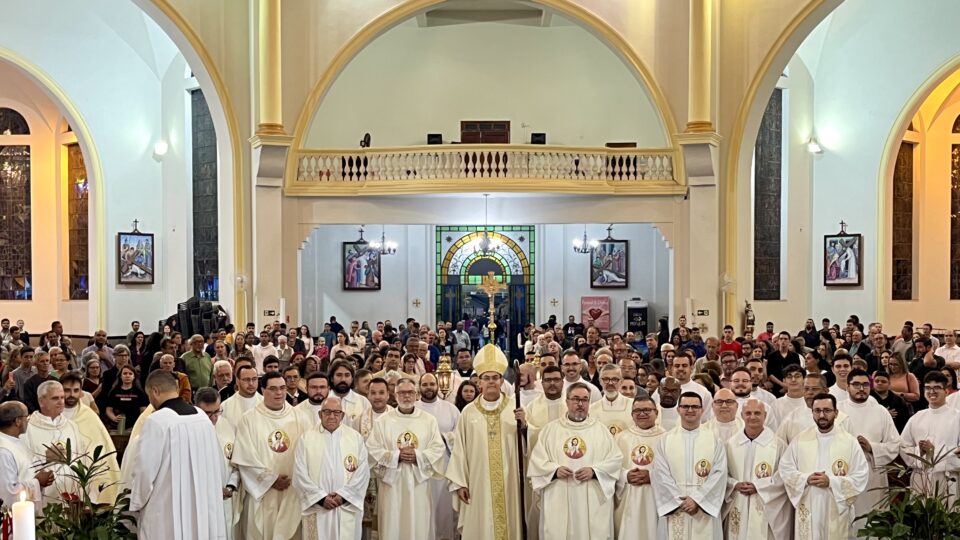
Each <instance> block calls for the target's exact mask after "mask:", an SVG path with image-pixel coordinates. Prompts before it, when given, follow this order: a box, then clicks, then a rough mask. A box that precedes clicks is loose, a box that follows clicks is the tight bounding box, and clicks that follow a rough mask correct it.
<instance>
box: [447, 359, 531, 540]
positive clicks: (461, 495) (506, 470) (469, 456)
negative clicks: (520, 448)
mask: <svg viewBox="0 0 960 540" xmlns="http://www.w3.org/2000/svg"><path fill="white" fill-rule="evenodd" d="M473 366H474V369H475V370H476V372H477V373H478V374H479V382H480V395H479V396H477V399H475V400H474V401H473V402H472V403H470V404H469V405H467V406H466V407H464V409H463V411H462V412H461V414H460V420H459V421H458V422H457V429H456V432H455V435H454V443H453V448H452V449H451V450H452V452H451V455H450V465H449V466H448V467H447V478H449V479H450V490H451V491H452V492H454V493H453V496H454V508H455V509H456V510H457V511H458V512H459V514H458V515H459V519H458V522H457V530H458V531H459V532H460V534H461V538H463V540H511V539H515V538H520V529H521V516H520V495H519V491H518V488H519V486H520V485H521V484H520V481H521V480H522V479H521V478H519V472H518V466H517V423H518V422H519V423H520V424H521V425H522V426H525V425H526V415H525V414H524V412H523V409H516V408H515V404H514V402H513V401H512V400H511V399H509V398H508V397H507V396H505V395H503V394H502V393H501V391H500V388H501V385H502V383H503V372H504V371H506V369H507V358H506V356H505V355H504V354H503V351H501V350H500V349H499V348H497V347H496V346H495V345H493V344H488V345H485V346H484V347H483V348H482V349H480V352H478V353H477V355H476V356H475V357H474V362H473Z"/></svg>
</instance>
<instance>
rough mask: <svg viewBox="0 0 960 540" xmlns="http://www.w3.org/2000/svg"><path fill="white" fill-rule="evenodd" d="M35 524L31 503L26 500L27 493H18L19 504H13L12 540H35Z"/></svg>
mask: <svg viewBox="0 0 960 540" xmlns="http://www.w3.org/2000/svg"><path fill="white" fill-rule="evenodd" d="M36 538H37V524H36V522H35V518H34V510H33V501H28V500H27V492H26V491H21V492H20V502H16V503H13V540H36Z"/></svg>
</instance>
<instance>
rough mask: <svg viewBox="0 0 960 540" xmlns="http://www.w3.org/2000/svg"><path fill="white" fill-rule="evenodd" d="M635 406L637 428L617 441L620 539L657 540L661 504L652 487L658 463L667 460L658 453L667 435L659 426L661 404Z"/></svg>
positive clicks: (643, 399)
mask: <svg viewBox="0 0 960 540" xmlns="http://www.w3.org/2000/svg"><path fill="white" fill-rule="evenodd" d="M632 405H633V406H632V408H631V416H632V417H633V422H634V425H633V426H631V427H630V429H628V430H626V431H624V432H623V433H621V434H619V435H617V436H616V437H615V438H614V442H615V443H616V444H617V447H619V448H620V454H621V455H622V456H623V467H622V468H621V470H620V479H619V480H618V481H617V499H616V500H617V503H616V509H615V511H614V526H615V529H616V538H618V539H620V540H656V538H657V521H658V516H657V503H656V501H655V500H654V496H653V486H651V485H650V470H651V469H652V468H653V462H654V461H655V460H656V459H664V458H663V456H658V455H656V454H655V453H654V449H655V448H656V447H657V444H658V442H659V440H660V437H661V436H662V435H663V434H664V433H665V431H664V429H663V428H662V427H660V426H658V425H657V404H656V403H654V402H653V400H652V399H650V398H649V397H641V398H636V399H634V400H633V404H632Z"/></svg>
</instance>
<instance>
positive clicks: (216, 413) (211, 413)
mask: <svg viewBox="0 0 960 540" xmlns="http://www.w3.org/2000/svg"><path fill="white" fill-rule="evenodd" d="M203 412H205V413H207V418H213V417H214V416H220V415H221V414H223V409H222V408H221V409H217V410H216V411H203Z"/></svg>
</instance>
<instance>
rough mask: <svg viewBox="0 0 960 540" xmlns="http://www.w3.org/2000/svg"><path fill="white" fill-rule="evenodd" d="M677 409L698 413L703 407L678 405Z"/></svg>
mask: <svg viewBox="0 0 960 540" xmlns="http://www.w3.org/2000/svg"><path fill="white" fill-rule="evenodd" d="M677 408H678V409H682V410H684V411H698V410H700V409H702V408H703V406H702V405H677Z"/></svg>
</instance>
